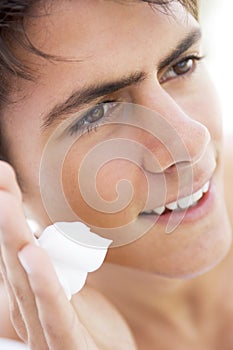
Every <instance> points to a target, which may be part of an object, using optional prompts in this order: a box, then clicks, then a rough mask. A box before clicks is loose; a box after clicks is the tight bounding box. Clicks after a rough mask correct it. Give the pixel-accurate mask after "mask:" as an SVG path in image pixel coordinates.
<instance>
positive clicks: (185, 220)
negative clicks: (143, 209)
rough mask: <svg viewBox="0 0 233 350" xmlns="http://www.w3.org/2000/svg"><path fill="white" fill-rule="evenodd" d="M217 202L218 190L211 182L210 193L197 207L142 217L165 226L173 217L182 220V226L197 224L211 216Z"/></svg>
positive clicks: (204, 196) (205, 195) (206, 194)
mask: <svg viewBox="0 0 233 350" xmlns="http://www.w3.org/2000/svg"><path fill="white" fill-rule="evenodd" d="M215 200H216V188H215V184H214V182H213V181H212V180H210V186H209V190H208V192H207V193H205V194H204V195H203V197H202V198H201V199H200V200H199V201H198V203H197V204H196V205H195V206H193V207H190V208H188V209H186V210H182V211H177V212H176V211H173V212H172V211H171V212H167V213H165V214H163V215H160V216H159V217H158V215H156V214H149V215H148V214H145V215H143V214H142V216H143V217H144V218H145V217H147V218H148V219H149V220H153V221H156V224H162V225H164V224H166V223H168V221H169V218H170V217H171V215H172V216H173V217H174V218H175V217H176V218H177V219H179V218H182V224H190V223H194V222H196V221H197V220H201V219H203V218H205V217H206V216H207V215H208V214H210V213H211V211H212V209H213V207H214V203H215Z"/></svg>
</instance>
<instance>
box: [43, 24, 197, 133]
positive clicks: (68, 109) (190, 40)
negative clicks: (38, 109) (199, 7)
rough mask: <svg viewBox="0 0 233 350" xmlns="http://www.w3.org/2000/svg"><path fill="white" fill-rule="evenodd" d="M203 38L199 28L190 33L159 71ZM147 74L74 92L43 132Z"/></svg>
mask: <svg viewBox="0 0 233 350" xmlns="http://www.w3.org/2000/svg"><path fill="white" fill-rule="evenodd" d="M200 38H201V30H200V28H197V29H195V30H193V31H192V32H190V33H188V35H187V36H185V38H184V39H183V40H182V41H181V42H179V43H178V45H177V46H176V47H175V49H173V50H172V51H171V52H170V53H169V54H168V55H167V56H166V57H165V58H164V59H163V60H162V61H160V63H159V64H158V71H159V70H161V69H163V68H165V67H167V66H169V65H170V64H171V63H173V62H174V61H175V60H176V59H178V58H179V57H180V55H181V54H182V53H184V52H185V51H187V50H188V49H189V48H190V47H191V46H192V45H194V44H195V43H196V42H198V41H199V40H200ZM147 76H148V75H147V74H146V73H145V72H135V73H132V74H130V75H129V76H125V77H123V78H122V79H120V80H117V81H112V82H98V83H97V84H92V85H90V86H88V87H83V88H82V89H81V90H78V91H74V92H73V93H72V94H71V95H70V96H69V97H68V98H67V99H66V100H65V101H63V102H61V103H58V104H56V105H55V106H54V107H53V108H52V109H51V110H50V111H49V112H48V113H46V115H44V116H43V123H42V126H41V128H42V130H45V129H47V128H48V127H50V126H51V125H52V124H53V123H54V122H55V121H56V122H57V121H59V120H60V119H65V117H66V116H67V115H71V114H73V113H75V112H77V111H78V110H79V109H80V108H82V107H84V106H85V105H88V104H90V103H91V102H93V101H95V100H96V99H98V98H100V97H104V96H106V95H110V94H113V93H114V92H116V91H118V90H120V89H123V88H125V87H128V86H132V85H135V84H138V83H139V82H141V81H143V80H145V79H146V78H147Z"/></svg>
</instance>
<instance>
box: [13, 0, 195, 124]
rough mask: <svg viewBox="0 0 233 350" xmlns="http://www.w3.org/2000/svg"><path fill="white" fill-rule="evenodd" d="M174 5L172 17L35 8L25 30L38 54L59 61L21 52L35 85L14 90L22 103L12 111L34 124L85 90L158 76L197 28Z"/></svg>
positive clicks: (106, 6) (110, 4)
mask: <svg viewBox="0 0 233 350" xmlns="http://www.w3.org/2000/svg"><path fill="white" fill-rule="evenodd" d="M171 4H172V5H171V7H170V10H171V12H170V14H169V15H167V14H165V13H164V12H163V11H162V10H161V8H152V7H151V6H149V5H148V4H147V3H145V2H142V1H138V2H134V1H111V0H85V1H77V0H74V1H73V0H70V1H59V0H58V1H52V2H51V6H49V7H45V6H41V7H37V8H35V12H34V14H33V16H32V17H30V18H28V21H27V22H26V25H25V29H26V31H27V35H28V37H29V39H30V41H31V43H32V44H33V45H34V46H35V47H36V48H37V49H39V50H41V51H42V52H44V53H46V54H49V55H54V56H57V58H58V59H57V60H47V59H43V58H42V57H40V56H38V55H35V54H30V53H29V52H28V51H25V50H23V51H22V48H19V51H18V54H19V55H21V56H22V58H23V60H24V62H25V61H26V62H27V63H28V65H31V66H32V72H33V73H34V74H35V76H36V79H35V80H34V81H23V80H20V82H17V83H16V84H14V86H17V87H19V89H18V88H17V91H16V92H15V91H14V92H13V96H12V99H13V100H14V101H17V102H18V103H17V104H14V105H11V109H14V110H12V111H13V112H14V114H18V111H20V114H21V115H24V119H26V118H29V116H28V111H34V114H35V116H33V117H34V119H36V116H40V118H42V116H43V115H44V114H46V113H47V110H50V109H51V108H53V106H54V105H55V104H56V103H59V102H60V101H63V100H65V99H66V98H68V96H70V95H71V94H72V92H73V91H79V90H80V89H81V88H83V87H85V86H90V85H91V84H96V83H98V82H99V81H101V82H104V81H113V80H119V79H121V78H122V77H123V76H128V75H130V74H134V73H135V72H142V71H143V72H146V73H148V74H150V72H155V69H156V65H157V64H158V62H159V61H160V60H162V59H163V58H164V57H166V55H167V54H168V53H169V52H170V51H171V50H174V48H175V47H176V46H177V44H178V43H179V42H180V40H182V39H184V37H185V36H186V35H187V33H189V32H190V31H191V30H193V29H194V27H197V26H198V24H197V22H196V21H195V19H194V18H193V17H192V16H191V15H190V14H188V13H187V12H186V10H185V9H184V8H183V7H182V6H181V5H180V4H179V3H177V2H175V1H174V2H172V3H171ZM153 74H154V73H153ZM42 102H43V103H42ZM35 106H37V107H36V108H35ZM22 112H23V113H22ZM30 113H32V112H30ZM12 115H13V113H12ZM31 117H32V115H30V119H31ZM17 118H18V116H17Z"/></svg>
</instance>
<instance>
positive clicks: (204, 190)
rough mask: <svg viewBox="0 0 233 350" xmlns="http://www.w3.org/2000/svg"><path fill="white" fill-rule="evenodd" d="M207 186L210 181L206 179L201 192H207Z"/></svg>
mask: <svg viewBox="0 0 233 350" xmlns="http://www.w3.org/2000/svg"><path fill="white" fill-rule="evenodd" d="M209 187H210V182H209V181H208V182H207V183H206V184H205V185H204V186H203V188H202V191H203V193H206V192H208V189H209Z"/></svg>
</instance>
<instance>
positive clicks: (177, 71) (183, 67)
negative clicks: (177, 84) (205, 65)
mask: <svg viewBox="0 0 233 350" xmlns="http://www.w3.org/2000/svg"><path fill="white" fill-rule="evenodd" d="M202 58H203V57H200V56H195V55H192V56H189V57H186V58H185V59H182V60H181V61H179V62H177V63H176V64H174V65H173V66H171V67H170V68H169V69H168V70H167V71H166V72H165V73H164V74H163V76H162V77H161V79H160V83H164V82H167V81H168V80H171V79H174V78H176V77H179V76H185V75H187V74H189V73H192V72H193V71H194V70H195V68H196V65H197V61H200V60H201V59H202Z"/></svg>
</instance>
